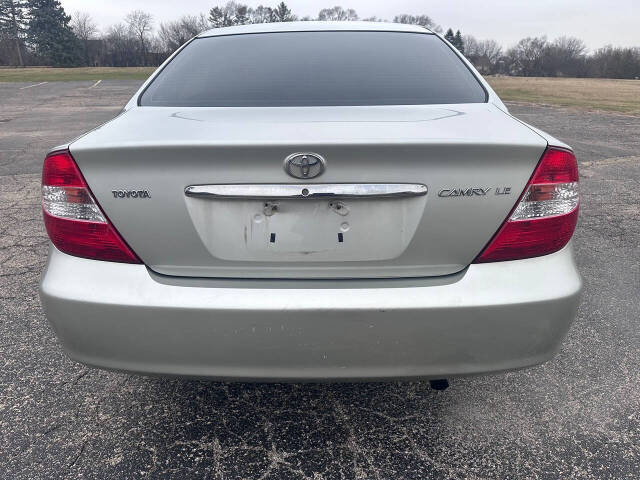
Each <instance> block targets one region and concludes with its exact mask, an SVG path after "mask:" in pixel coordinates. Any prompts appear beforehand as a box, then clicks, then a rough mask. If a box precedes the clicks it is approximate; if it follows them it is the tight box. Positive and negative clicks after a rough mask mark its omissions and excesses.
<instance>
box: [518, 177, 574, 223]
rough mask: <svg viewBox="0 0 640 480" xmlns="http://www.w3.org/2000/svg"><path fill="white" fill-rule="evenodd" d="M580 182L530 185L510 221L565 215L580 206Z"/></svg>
mask: <svg viewBox="0 0 640 480" xmlns="http://www.w3.org/2000/svg"><path fill="white" fill-rule="evenodd" d="M578 200H579V194H578V182H568V183H548V184H536V185H530V186H529V188H528V189H527V191H526V193H525V194H524V196H523V197H522V200H520V203H519V204H518V206H517V207H516V209H515V210H514V212H513V213H512V214H511V217H510V218H509V220H511V221H515V220H529V219H532V218H543V217H553V216H555V215H564V214H565V213H569V212H570V211H572V210H573V209H574V208H576V207H577V206H578Z"/></svg>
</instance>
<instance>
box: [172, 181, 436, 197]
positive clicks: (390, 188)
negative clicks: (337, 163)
mask: <svg viewBox="0 0 640 480" xmlns="http://www.w3.org/2000/svg"><path fill="white" fill-rule="evenodd" d="M427 191H428V189H427V186H426V185H424V184H421V183H310V184H220V185H190V186H188V187H186V188H185V189H184V194H185V195H186V196H188V197H205V198H212V199H213V198H224V199H234V198H235V199H241V200H247V199H254V200H255V199H260V200H264V199H294V198H315V199H317V198H336V197H339V198H397V197H418V196H422V195H426V194H427Z"/></svg>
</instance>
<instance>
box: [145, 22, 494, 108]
mask: <svg viewBox="0 0 640 480" xmlns="http://www.w3.org/2000/svg"><path fill="white" fill-rule="evenodd" d="M485 101H486V92H485V90H484V89H483V87H482V86H481V85H480V83H479V82H478V80H477V79H476V78H475V77H474V75H473V74H472V73H471V71H470V70H469V69H468V68H467V67H466V65H465V64H464V63H463V62H462V61H461V60H460V58H458V57H457V56H456V54H455V53H454V52H453V51H452V50H451V49H450V48H449V47H448V46H447V45H446V44H445V43H444V42H443V41H442V40H440V39H439V38H438V37H437V36H435V35H431V34H421V33H399V32H350V31H346V32H344V31H343V32H283V33H261V34H245V35H229V36H218V37H207V38H199V39H196V40H194V41H193V42H191V43H190V44H189V45H187V47H185V48H184V49H183V50H182V51H181V52H180V53H179V54H178V55H177V56H176V57H175V58H174V59H173V60H172V61H171V62H170V63H169V64H168V65H167V66H166V67H165V68H164V70H162V72H161V73H160V74H159V75H158V76H157V77H156V78H155V80H154V81H153V82H152V83H151V85H150V86H149V87H148V88H147V89H146V90H145V92H144V93H143V94H142V96H141V98H140V105H144V106H167V107H174V106H175V107H282V106H330V105H425V104H445V103H482V102H485Z"/></svg>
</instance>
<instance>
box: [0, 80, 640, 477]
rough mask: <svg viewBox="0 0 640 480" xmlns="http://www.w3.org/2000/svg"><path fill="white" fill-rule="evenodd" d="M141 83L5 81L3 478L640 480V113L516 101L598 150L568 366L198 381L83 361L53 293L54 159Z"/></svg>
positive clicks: (590, 166) (591, 167) (590, 173)
mask: <svg viewBox="0 0 640 480" xmlns="http://www.w3.org/2000/svg"><path fill="white" fill-rule="evenodd" d="M138 83H139V82H136V81H105V82H102V83H101V84H99V85H98V86H96V87H94V88H89V87H90V86H91V85H92V84H91V82H66V83H49V84H44V85H40V86H37V87H32V88H26V89H23V87H28V86H29V84H6V83H5V84H2V83H0V104H1V105H2V109H1V110H0V218H1V219H2V221H1V222H0V302H1V306H2V308H1V310H0V364H1V365H2V368H1V370H0V477H2V478H11V479H27V478H28V479H33V478H36V479H39V478H42V479H45V478H46V479H53V478H143V477H147V478H181V479H182V478H219V479H233V478H273V479H276V478H277V479H284V478H296V479H297V478H300V479H304V478H306V479H319V478H336V479H338V478H359V479H370V478H371V479H392V478H402V479H410V478H416V479H418V478H419V479H425V478H430V479H503V478H527V479H528V478H532V479H550V480H551V479H553V480H556V479H559V478H576V479H587V478H599V479H623V478H628V479H637V478H640V431H639V428H640V414H639V413H638V412H640V358H639V355H638V353H639V352H640V328H638V327H639V319H640V300H639V296H640V266H639V256H640V255H639V252H640V221H639V218H640V193H639V192H640V188H638V187H639V186H640V157H639V156H637V155H638V151H639V147H640V136H639V135H638V133H639V132H640V118H637V117H625V116H617V115H608V114H599V113H585V112H578V111H572V110H562V109H555V108H550V107H540V106H526V105H514V106H512V112H513V113H514V114H516V115H517V116H518V117H520V118H522V119H523V120H525V121H527V122H529V123H532V124H534V125H536V126H538V127H540V128H542V129H545V130H547V131H549V132H551V133H552V134H554V135H556V136H557V137H558V138H560V139H562V140H564V141H566V142H568V143H569V144H571V145H573V146H574V147H575V148H576V150H577V153H578V156H579V158H580V161H581V182H582V183H581V190H582V199H583V207H582V213H581V219H580V224H579V227H578V231H577V235H576V240H575V246H576V255H577V259H578V263H579V266H580V270H581V272H582V274H583V276H584V279H585V291H584V297H583V301H582V305H581V307H580V311H579V316H578V319H577V321H576V323H575V324H574V325H573V327H572V329H571V331H570V333H569V335H568V338H567V340H566V341H565V343H564V345H563V348H562V350H561V351H560V353H559V355H558V356H557V357H556V358H555V359H554V360H553V361H551V362H548V363H546V364H545V365H542V366H539V367H535V368H532V369H528V370H523V371H518V372H511V373H507V374H500V375H495V376H481V377H473V378H464V379H454V380H453V381H452V382H451V383H452V386H451V388H449V389H448V390H446V391H444V392H435V391H433V390H431V389H430V388H429V385H428V383H425V382H413V383H390V384H373V383H372V384H366V383H364V384H328V385H327V384H303V385H296V384H264V385H263V384H226V383H211V382H201V381H182V380H174V379H162V378H146V377H138V376H131V375H125V374H118V373H111V372H105V371H100V370H94V369H89V368H86V367H84V366H82V365H79V364H77V363H75V362H73V361H71V360H69V359H68V358H67V357H66V356H65V355H64V353H63V352H62V349H61V347H60V344H59V343H58V341H57V339H56V337H55V335H54V333H53V331H52V330H51V328H50V326H49V325H48V323H47V321H46V319H45V318H44V317H43V314H42V311H41V309H40V305H39V300H38V295H37V283H38V278H39V275H40V272H41V270H42V267H43V265H44V262H45V258H46V251H47V240H46V236H45V233H44V229H43V226H42V224H41V220H40V207H39V170H40V165H41V162H42V158H43V155H44V153H45V151H46V150H47V149H48V148H49V147H51V146H54V145H56V144H59V143H62V142H64V141H66V140H68V139H70V138H72V137H74V136H75V135H77V134H80V133H81V132H83V131H85V130H87V129H88V128H91V127H93V126H95V125H97V124H99V123H101V122H102V121H105V120H107V119H108V118H110V117H112V116H114V115H115V114H117V112H118V111H119V109H120V107H121V106H122V105H123V104H124V103H125V101H126V99H127V98H128V97H129V95H130V94H131V93H132V92H133V91H134V90H135V88H136V86H137V85H138Z"/></svg>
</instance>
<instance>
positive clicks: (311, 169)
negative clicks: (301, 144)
mask: <svg viewBox="0 0 640 480" xmlns="http://www.w3.org/2000/svg"><path fill="white" fill-rule="evenodd" d="M325 167H326V162H325V160H324V158H322V157H321V156H320V155H318V154H317V153H294V154H291V155H289V156H288V157H287V158H285V159H284V171H285V172H287V173H288V174H289V175H291V176H292V177H294V178H315V177H317V176H319V175H322V172H324V169H325Z"/></svg>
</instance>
